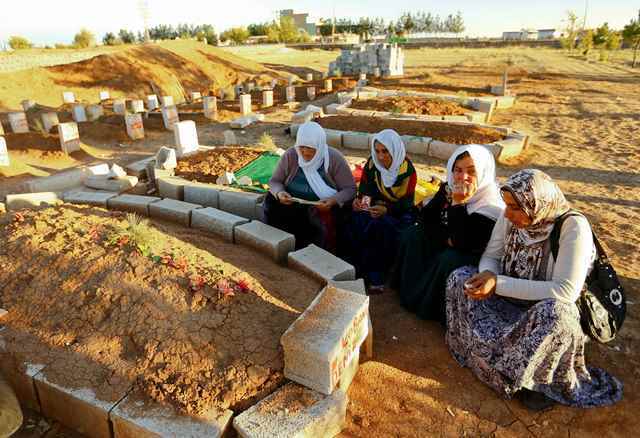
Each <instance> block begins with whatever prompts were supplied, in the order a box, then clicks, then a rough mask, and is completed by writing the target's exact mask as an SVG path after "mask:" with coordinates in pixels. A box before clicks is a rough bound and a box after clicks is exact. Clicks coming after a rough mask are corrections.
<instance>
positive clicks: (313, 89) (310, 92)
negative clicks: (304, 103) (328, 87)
mask: <svg viewBox="0 0 640 438" xmlns="http://www.w3.org/2000/svg"><path fill="white" fill-rule="evenodd" d="M307 97H308V98H309V100H314V99H315V98H316V87H307Z"/></svg>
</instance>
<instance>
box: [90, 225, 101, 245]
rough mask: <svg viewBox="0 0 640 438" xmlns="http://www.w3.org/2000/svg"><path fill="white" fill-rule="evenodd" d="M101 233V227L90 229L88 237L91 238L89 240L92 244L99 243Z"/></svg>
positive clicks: (96, 226)
mask: <svg viewBox="0 0 640 438" xmlns="http://www.w3.org/2000/svg"><path fill="white" fill-rule="evenodd" d="M101 231H102V227H101V226H100V225H95V226H93V227H91V229H90V230H89V237H90V238H91V240H93V241H94V242H99V241H100V239H101V238H102V236H101Z"/></svg>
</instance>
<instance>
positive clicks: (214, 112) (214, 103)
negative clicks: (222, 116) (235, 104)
mask: <svg viewBox="0 0 640 438" xmlns="http://www.w3.org/2000/svg"><path fill="white" fill-rule="evenodd" d="M202 108H203V110H204V116H205V117H206V118H207V119H215V118H216V117H218V98H217V97H215V96H205V97H204V98H203V99H202Z"/></svg>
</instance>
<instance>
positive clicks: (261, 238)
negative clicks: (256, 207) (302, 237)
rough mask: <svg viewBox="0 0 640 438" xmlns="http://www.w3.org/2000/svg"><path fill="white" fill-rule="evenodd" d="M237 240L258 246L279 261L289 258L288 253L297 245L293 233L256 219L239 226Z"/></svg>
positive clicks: (258, 248) (236, 234)
mask: <svg viewBox="0 0 640 438" xmlns="http://www.w3.org/2000/svg"><path fill="white" fill-rule="evenodd" d="M235 240H236V242H238V243H241V244H244V245H247V246H250V247H253V248H256V249H257V250H259V251H260V252H263V253H265V254H267V255H269V256H270V257H271V258H272V259H274V260H275V261H277V262H284V261H285V260H286V259H287V254H289V253H290V252H291V251H293V250H294V249H295V246H296V238H295V237H294V235H293V234H290V233H287V232H285V231H282V230H280V229H278V228H275V227H272V226H270V225H267V224H263V223H262V222H260V221H256V220H254V221H251V222H249V223H247V224H244V225H240V226H237V227H236V229H235Z"/></svg>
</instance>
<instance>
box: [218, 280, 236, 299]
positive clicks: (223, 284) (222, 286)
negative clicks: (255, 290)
mask: <svg viewBox="0 0 640 438" xmlns="http://www.w3.org/2000/svg"><path fill="white" fill-rule="evenodd" d="M216 288H217V289H218V292H220V293H221V294H222V295H223V296H225V297H232V296H234V295H235V292H234V287H233V286H231V285H230V284H229V281H228V280H225V279H221V280H218V282H217V283H216Z"/></svg>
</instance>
